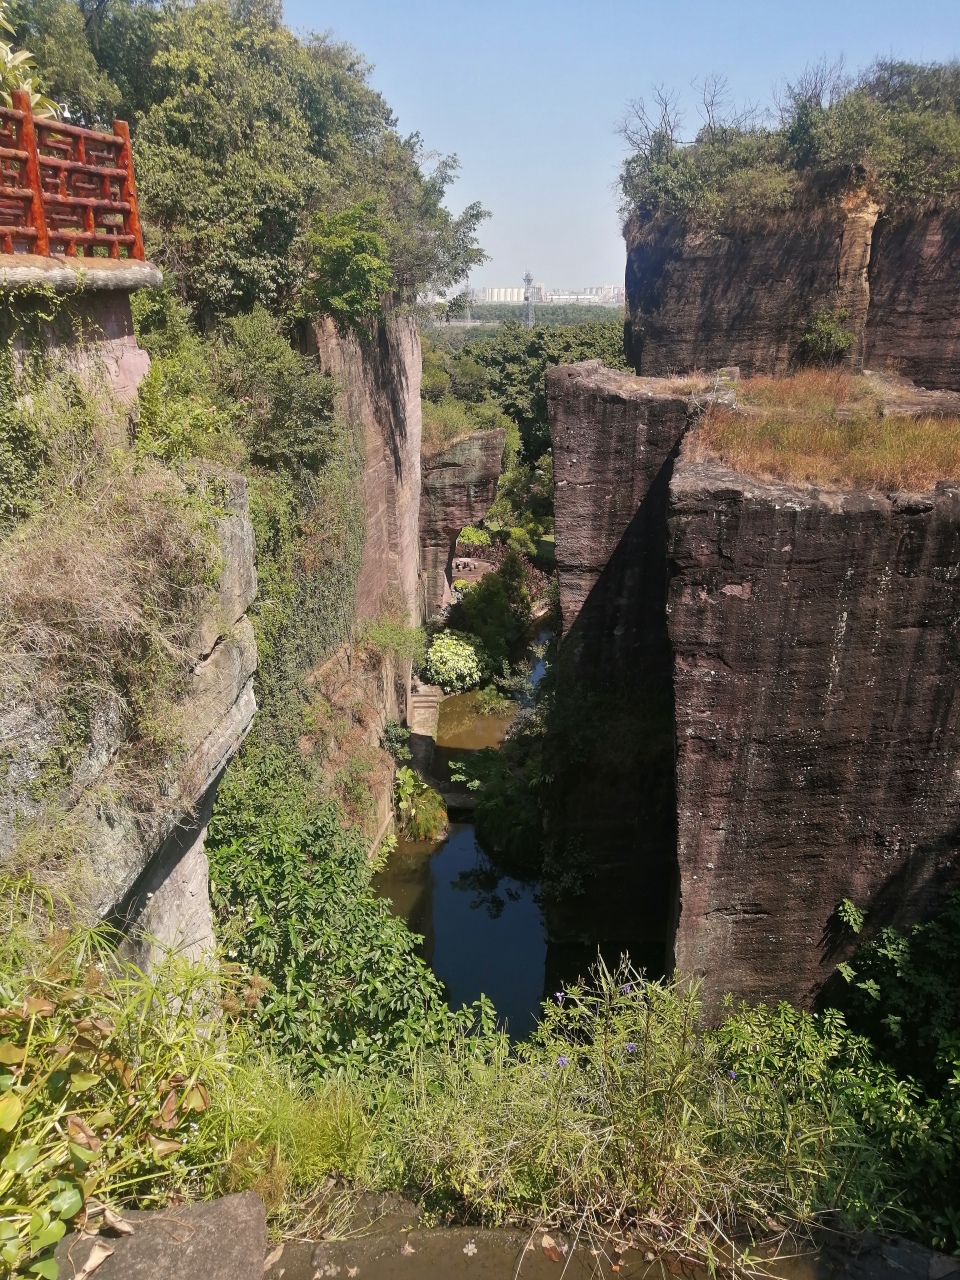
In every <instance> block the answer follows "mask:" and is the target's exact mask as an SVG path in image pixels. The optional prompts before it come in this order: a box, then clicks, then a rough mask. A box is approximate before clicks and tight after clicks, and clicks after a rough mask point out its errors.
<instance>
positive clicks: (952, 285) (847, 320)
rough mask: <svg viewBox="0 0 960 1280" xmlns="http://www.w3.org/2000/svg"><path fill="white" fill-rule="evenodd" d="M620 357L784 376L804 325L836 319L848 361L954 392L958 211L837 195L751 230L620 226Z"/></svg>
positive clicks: (959, 294)
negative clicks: (821, 316)
mask: <svg viewBox="0 0 960 1280" xmlns="http://www.w3.org/2000/svg"><path fill="white" fill-rule="evenodd" d="M626 242H627V270H626V288H627V302H628V307H629V313H630V314H629V319H628V320H627V324H626V329H625V333H626V338H627V349H628V355H629V358H630V359H631V360H632V362H633V364H634V366H635V368H636V370H637V372H638V373H640V374H644V375H651V376H665V375H667V374H670V373H678V372H687V371H689V370H691V369H715V368H718V367H720V366H721V365H738V366H739V367H740V369H741V371H742V373H743V374H744V375H745V376H746V375H750V374H754V373H764V374H775V373H782V372H784V371H786V370H787V369H788V368H789V367H790V366H791V363H792V362H794V361H795V360H796V358H797V355H798V351H799V347H800V342H801V339H802V337H803V334H804V330H805V329H806V327H807V325H808V323H809V321H810V319H811V318H812V317H813V316H814V315H815V314H816V313H817V312H820V311H829V312H832V313H835V314H836V313H839V312H843V313H844V319H843V325H844V327H845V328H846V329H847V330H848V331H849V332H850V333H851V334H852V335H853V342H852V345H851V346H850V349H849V351H848V352H847V355H846V364H847V366H848V368H850V369H852V370H853V371H855V372H859V371H860V370H861V369H863V368H867V369H873V370H878V371H889V372H894V373H900V374H902V375H903V376H904V377H907V378H910V379H911V380H912V381H914V382H916V383H918V384H919V385H920V386H924V387H928V388H937V389H948V390H950V389H952V390H960V291H958V290H957V287H956V283H957V275H958V271H960V219H958V218H957V216H956V215H955V214H924V215H918V216H916V217H912V218H897V219H893V218H892V217H889V216H886V215H884V213H883V212H882V211H881V210H880V209H879V208H878V206H876V205H874V204H872V203H870V202H868V201H865V200H857V199H853V198H850V199H848V200H847V201H845V202H843V203H840V204H837V205H831V206H830V207H824V208H822V209H819V210H814V211H809V210H807V211H803V212H800V211H797V212H790V213H784V214H779V215H776V216H775V217H770V218H768V219H765V220H764V221H762V222H760V223H757V224H755V225H752V226H751V225H740V226H735V227H726V228H724V227H721V228H719V229H716V228H703V227H701V228H697V227H685V226H684V225H683V224H682V223H680V222H679V221H677V220H676V219H673V218H665V217H660V218H656V219H653V220H651V221H648V222H644V223H641V222H637V221H633V222H631V223H629V224H628V225H627V228H626Z"/></svg>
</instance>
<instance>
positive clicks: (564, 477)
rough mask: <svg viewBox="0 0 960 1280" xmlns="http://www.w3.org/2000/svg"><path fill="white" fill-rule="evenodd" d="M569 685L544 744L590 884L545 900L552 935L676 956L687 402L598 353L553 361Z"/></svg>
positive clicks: (564, 660)
mask: <svg viewBox="0 0 960 1280" xmlns="http://www.w3.org/2000/svg"><path fill="white" fill-rule="evenodd" d="M547 403H548V409H549V421H550V435H551V441H552V444H553V460H554V463H553V465H554V511H555V520H556V526H555V527H556V551H557V570H558V574H559V579H560V603H561V609H562V612H563V643H562V646H561V650H560V685H559V687H558V692H557V711H556V715H555V716H554V719H553V728H552V733H551V738H550V740H549V741H548V745H547V752H548V757H549V758H550V760H551V761H552V763H551V764H550V765H549V766H548V769H547V771H548V772H552V773H553V774H554V775H555V777H556V778H557V784H556V787H555V792H556V798H555V802H554V804H553V807H552V813H551V818H550V824H551V830H550V837H551V839H552V841H553V842H554V845H555V847H556V849H557V854H558V858H559V861H560V862H561V863H562V864H564V865H572V864H573V863H576V862H578V861H579V862H583V861H584V860H585V862H586V864H587V865H586V867H585V871H586V874H585V876H584V880H583V892H582V893H581V894H580V895H578V896H575V897H571V898H568V899H563V900H558V901H554V902H549V903H548V906H547V921H548V932H549V937H550V941H551V943H574V942H590V943H597V942H600V943H605V944H607V946H608V947H610V949H611V950H616V948H617V947H618V946H619V947H626V948H627V949H629V950H630V952H631V954H632V956H633V958H634V960H635V961H636V962H637V963H640V964H643V965H645V966H646V967H647V968H648V969H650V970H651V971H653V972H663V971H664V969H665V968H666V967H668V966H669V951H670V943H671V940H672V939H671V937H670V922H671V921H672V918H673V914H674V909H673V902H674V899H675V878H676V830H675V804H674V788H673V704H672V686H671V674H672V653H671V649H670V642H669V638H668V635H667V627H666V593H667V574H666V528H667V525H666V513H667V488H668V485H669V481H670V474H671V471H672V468H673V462H674V458H675V456H676V452H677V448H678V443H679V440H680V437H681V435H682V433H683V431H684V430H685V428H686V425H687V416H688V404H687V400H686V398H685V397H682V396H679V395H676V394H675V393H674V394H663V393H662V390H661V389H659V388H657V387H656V384H655V383H653V382H652V381H651V380H650V379H643V378H636V377H633V376H632V375H629V374H623V373H618V372H614V371H612V370H609V369H605V368H604V367H603V365H602V364H601V363H600V361H598V360H594V361H587V362H584V363H582V364H577V365H568V366H563V367H561V368H557V369H551V370H549V371H548V374H547Z"/></svg>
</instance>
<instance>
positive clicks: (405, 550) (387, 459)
mask: <svg viewBox="0 0 960 1280" xmlns="http://www.w3.org/2000/svg"><path fill="white" fill-rule="evenodd" d="M313 335H314V339H315V343H316V351H317V355H318V358H319V361H320V365H321V367H322V368H323V370H324V372H326V373H330V374H332V375H333V377H334V378H335V379H336V380H337V384H338V395H337V406H338V409H339V411H340V412H342V413H345V414H347V415H348V416H349V418H350V419H351V420H352V421H354V422H355V423H357V424H358V425H359V427H360V429H361V431H362V435H363V444H364V453H365V458H366V461H365V465H364V472H363V496H364V504H365V507H366V516H367V534H366V541H365V543H364V548H363V559H362V562H361V565H360V577H359V580H358V583H357V601H356V612H357V617H358V618H360V619H363V618H376V617H378V616H379V615H380V614H381V613H383V612H384V611H385V610H387V609H400V610H401V611H402V612H405V613H406V614H407V616H408V617H409V620H410V622H411V624H414V625H415V624H417V623H419V622H420V621H421V618H422V614H423V603H422V597H421V592H420V554H419V536H418V535H419V513H420V434H421V417H420V374H421V364H422V359H421V354H420V334H419V331H418V329H417V324H416V320H415V319H414V317H413V316H409V315H399V314H395V313H392V314H388V315H386V316H385V317H383V318H380V319H378V320H377V321H376V322H375V323H374V326H373V329H372V332H371V333H370V334H369V335H364V336H362V337H359V336H358V335H357V334H356V333H354V332H353V331H350V332H348V333H341V332H339V331H338V329H337V327H336V325H334V323H333V321H332V320H330V319H329V318H324V319H320V320H317V321H315V323H314V326H313Z"/></svg>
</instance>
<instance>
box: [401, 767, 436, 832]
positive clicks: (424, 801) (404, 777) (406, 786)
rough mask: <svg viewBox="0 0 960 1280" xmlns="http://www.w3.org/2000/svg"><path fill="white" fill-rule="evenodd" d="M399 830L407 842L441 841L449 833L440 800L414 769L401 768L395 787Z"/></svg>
mask: <svg viewBox="0 0 960 1280" xmlns="http://www.w3.org/2000/svg"><path fill="white" fill-rule="evenodd" d="M394 795H395V797H396V802H397V812H398V814H399V816H400V826H401V828H402V830H403V832H404V834H405V835H406V837H407V839H408V840H440V839H441V838H442V837H443V836H444V835H446V832H447V809H446V805H445V804H444V803H443V799H442V797H441V796H439V795H438V794H437V792H436V791H434V790H433V788H432V787H428V786H427V784H426V783H425V782H423V781H422V780H421V779H420V777H419V776H418V775H417V774H416V773H414V771H413V770H412V769H408V768H407V767H406V766H401V768H399V769H398V770H397V778H396V783H395V786H394Z"/></svg>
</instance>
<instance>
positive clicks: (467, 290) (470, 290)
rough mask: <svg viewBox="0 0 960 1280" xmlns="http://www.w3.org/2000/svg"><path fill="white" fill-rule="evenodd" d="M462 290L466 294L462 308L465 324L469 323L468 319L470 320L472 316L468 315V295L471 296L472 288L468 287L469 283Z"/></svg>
mask: <svg viewBox="0 0 960 1280" xmlns="http://www.w3.org/2000/svg"><path fill="white" fill-rule="evenodd" d="M464 292H465V294H466V304H465V306H464V309H463V318H464V320H465V321H466V322H467V324H469V323H470V321H471V319H472V317H471V315H470V297H471V295H472V293H473V290H472V289H471V288H470V285H469V284H468V285H467V287H466V289H465V291H464Z"/></svg>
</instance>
